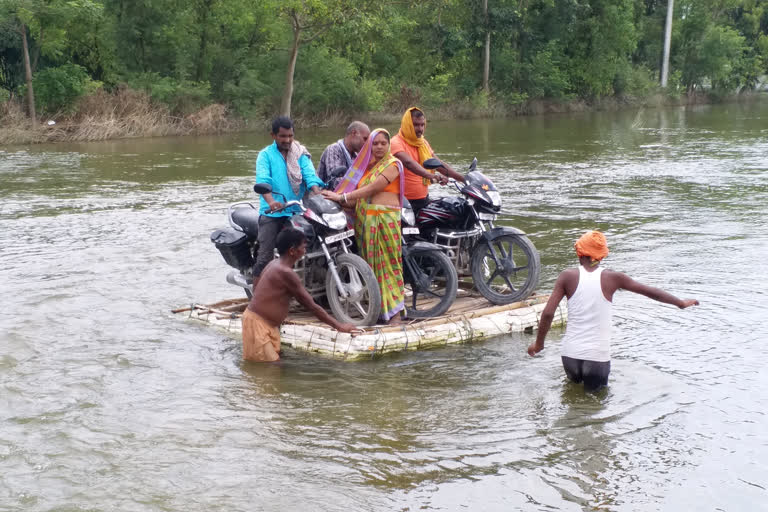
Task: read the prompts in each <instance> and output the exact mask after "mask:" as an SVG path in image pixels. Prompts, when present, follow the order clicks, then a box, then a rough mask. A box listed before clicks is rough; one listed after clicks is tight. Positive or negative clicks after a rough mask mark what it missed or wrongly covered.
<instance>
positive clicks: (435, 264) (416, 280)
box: [329, 167, 459, 318]
mask: <svg viewBox="0 0 768 512" xmlns="http://www.w3.org/2000/svg"><path fill="white" fill-rule="evenodd" d="M346 171H347V169H346V168H345V167H339V168H336V169H334V170H332V171H331V172H330V174H329V181H330V182H333V181H334V180H336V181H338V180H339V179H340V178H341V176H343V175H344V174H345V173H346ZM400 212H401V226H402V227H401V232H402V261H403V282H404V285H405V306H406V313H407V317H408V318H430V317H435V316H440V315H442V314H443V313H445V312H446V311H448V309H449V308H450V307H451V305H452V304H453V302H454V300H456V292H457V291H458V288H459V278H458V276H457V274H456V269H455V268H454V266H453V263H451V260H450V259H449V258H448V256H446V254H445V253H444V252H443V251H442V249H441V248H440V247H438V246H437V245H435V244H432V243H429V242H426V241H424V240H421V239H420V237H419V236H418V235H419V228H418V227H417V226H416V217H415V215H414V213H413V208H412V207H411V203H410V202H408V200H407V199H404V201H403V205H402V207H401V210H400Z"/></svg>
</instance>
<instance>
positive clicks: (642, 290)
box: [615, 272, 699, 309]
mask: <svg viewBox="0 0 768 512" xmlns="http://www.w3.org/2000/svg"><path fill="white" fill-rule="evenodd" d="M615 276H616V280H617V284H618V288H619V289H621V290H627V291H628V292H634V293H639V294H640V295H645V296H646V297H648V298H649V299H653V300H655V301H659V302H663V303H664V304H672V305H673V306H677V307H678V308H680V309H685V308H687V307H690V306H698V305H699V301H698V300H696V299H679V298H677V297H675V296H674V295H672V294H671V293H668V292H665V291H664V290H662V289H660V288H654V287H653V286H648V285H645V284H642V283H638V282H637V281H635V280H634V279H632V278H631V277H629V276H628V275H626V274H623V273H621V272H616V273H615Z"/></svg>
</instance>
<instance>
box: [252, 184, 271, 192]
mask: <svg viewBox="0 0 768 512" xmlns="http://www.w3.org/2000/svg"><path fill="white" fill-rule="evenodd" d="M253 191H254V192H256V193H257V194H269V193H270V192H272V185H270V184H268V183H257V184H255V185H254V186H253Z"/></svg>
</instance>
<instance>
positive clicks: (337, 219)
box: [323, 212, 347, 229]
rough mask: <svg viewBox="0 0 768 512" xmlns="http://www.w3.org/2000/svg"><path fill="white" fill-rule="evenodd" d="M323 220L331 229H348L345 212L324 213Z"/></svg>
mask: <svg viewBox="0 0 768 512" xmlns="http://www.w3.org/2000/svg"><path fill="white" fill-rule="evenodd" d="M323 220H324V221H325V223H326V224H328V227H329V228H331V229H346V227H347V216H346V215H344V212H338V213H324V214H323Z"/></svg>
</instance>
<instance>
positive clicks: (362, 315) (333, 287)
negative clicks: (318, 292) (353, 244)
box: [325, 253, 381, 326]
mask: <svg viewBox="0 0 768 512" xmlns="http://www.w3.org/2000/svg"><path fill="white" fill-rule="evenodd" d="M336 271H337V272H338V273H339V278H341V282H342V283H343V285H344V289H345V290H346V291H347V292H348V294H349V296H346V295H345V294H344V293H343V292H342V291H341V290H340V289H339V287H338V285H337V283H336V279H335V278H334V277H333V272H328V273H327V274H326V276H325V290H326V292H325V293H326V297H327V298H328V305H329V306H330V307H331V311H332V312H333V316H334V317H336V319H337V320H338V321H339V322H342V323H351V324H354V325H359V326H364V325H375V324H376V320H378V318H379V315H380V314H381V290H380V289H379V282H378V280H377V279H376V275H375V274H374V273H373V269H372V268H371V267H370V266H369V265H368V263H366V262H365V260H364V259H363V258H361V257H360V256H357V255H356V254H346V253H345V254H339V255H338V256H337V257H336Z"/></svg>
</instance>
